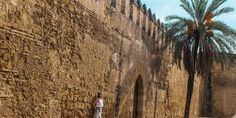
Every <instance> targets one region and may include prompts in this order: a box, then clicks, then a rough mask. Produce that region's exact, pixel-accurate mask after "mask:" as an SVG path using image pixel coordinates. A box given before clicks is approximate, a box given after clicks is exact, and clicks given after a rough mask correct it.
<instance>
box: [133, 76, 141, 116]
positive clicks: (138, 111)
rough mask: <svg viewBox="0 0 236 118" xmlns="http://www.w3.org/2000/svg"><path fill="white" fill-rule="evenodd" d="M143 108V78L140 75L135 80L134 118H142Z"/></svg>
mask: <svg viewBox="0 0 236 118" xmlns="http://www.w3.org/2000/svg"><path fill="white" fill-rule="evenodd" d="M142 110H143V80H142V77H141V76H139V77H138V79H137V80H136V82H135V88H134V102H133V118H142Z"/></svg>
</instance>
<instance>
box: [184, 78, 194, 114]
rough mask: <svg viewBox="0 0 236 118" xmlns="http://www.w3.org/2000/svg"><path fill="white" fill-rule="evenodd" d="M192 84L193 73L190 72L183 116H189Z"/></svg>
mask: <svg viewBox="0 0 236 118" xmlns="http://www.w3.org/2000/svg"><path fill="white" fill-rule="evenodd" d="M193 85H194V73H190V74H189V77H188V85H187V96H186V104H185V111H184V118H189V113H190V105H191V99H192V94H193Z"/></svg>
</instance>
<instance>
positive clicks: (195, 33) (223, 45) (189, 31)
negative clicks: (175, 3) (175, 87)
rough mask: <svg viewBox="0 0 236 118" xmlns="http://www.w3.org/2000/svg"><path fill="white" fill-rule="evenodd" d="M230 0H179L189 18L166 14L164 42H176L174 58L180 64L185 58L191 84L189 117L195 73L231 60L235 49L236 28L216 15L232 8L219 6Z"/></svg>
mask: <svg viewBox="0 0 236 118" xmlns="http://www.w3.org/2000/svg"><path fill="white" fill-rule="evenodd" d="M226 1H227V0H212V1H210V3H209V1H208V0H180V2H181V4H180V6H181V7H182V8H183V9H184V10H185V11H186V12H187V13H188V15H189V16H190V18H184V17H180V16H177V15H171V16H168V17H166V21H167V23H166V24H165V26H166V28H167V31H166V38H165V41H166V42H165V43H166V44H169V45H172V46H173V48H172V49H173V52H174V53H173V57H174V59H173V62H175V63H176V64H177V65H178V66H179V67H180V64H181V62H183V65H184V69H185V70H186V71H187V73H188V75H189V77H188V84H187V96H186V104H185V112H184V118H189V112H190V103H191V98H192V93H193V86H194V77H195V75H196V74H197V75H200V76H203V75H204V74H207V75H208V74H209V73H211V71H212V68H213V64H214V62H216V61H218V62H222V63H226V62H228V59H227V56H228V54H229V53H233V51H234V49H233V48H234V47H235V43H232V42H235V41H236V40H235V41H233V40H234V38H232V37H235V36H236V30H235V29H233V28H231V27H230V26H228V25H226V24H225V23H224V22H222V21H219V20H213V18H215V17H217V16H219V15H222V14H226V13H229V12H232V11H233V10H234V9H233V8H231V7H223V8H219V7H220V6H221V5H222V4H223V3H225V2H226Z"/></svg>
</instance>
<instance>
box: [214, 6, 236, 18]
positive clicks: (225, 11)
mask: <svg viewBox="0 0 236 118" xmlns="http://www.w3.org/2000/svg"><path fill="white" fill-rule="evenodd" d="M232 11H234V8H232V7H224V8H222V9H220V10H217V11H215V12H214V13H213V17H215V16H219V15H222V14H225V13H229V12H232Z"/></svg>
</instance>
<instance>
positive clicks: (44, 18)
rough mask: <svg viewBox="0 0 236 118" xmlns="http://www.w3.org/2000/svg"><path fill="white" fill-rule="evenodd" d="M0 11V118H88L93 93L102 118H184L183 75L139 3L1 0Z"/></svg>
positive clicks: (123, 0) (193, 112)
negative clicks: (100, 97) (99, 96)
mask: <svg viewBox="0 0 236 118" xmlns="http://www.w3.org/2000/svg"><path fill="white" fill-rule="evenodd" d="M0 9H1V10H0V117H7V118H10V117H30V118H31V117H41V118H54V117H55V118H60V117H70V118H74V117H78V118H89V117H91V116H92V112H93V107H92V102H93V100H94V97H95V96H96V94H97V92H99V91H102V92H103V93H104V97H105V106H104V110H103V116H104V117H105V118H115V117H117V118H131V117H133V116H134V115H135V113H136V115H137V114H138V115H139V116H142V117H146V118H154V117H156V118H163V117H168V118H181V117H182V115H183V109H184V104H185V95H186V89H185V88H186V84H187V77H188V76H187V74H186V73H185V72H184V71H181V70H179V69H177V68H176V66H174V65H172V64H171V62H170V59H171V54H170V50H166V51H162V50H161V44H162V39H163V33H164V28H163V27H162V25H161V23H160V21H159V20H157V19H156V18H155V15H154V14H152V13H151V10H148V9H147V8H146V7H145V5H142V4H141V3H138V2H136V1H133V2H132V1H131V3H130V1H129V0H116V2H115V3H113V2H112V0H0ZM198 85H199V80H198V79H196V84H195V86H196V87H195V90H194V97H193V102H192V106H191V107H192V108H191V115H192V116H197V115H198V91H199V87H198ZM134 112H135V113H134Z"/></svg>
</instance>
